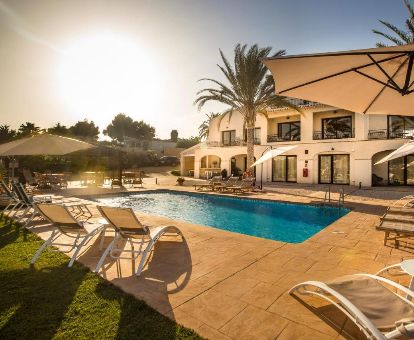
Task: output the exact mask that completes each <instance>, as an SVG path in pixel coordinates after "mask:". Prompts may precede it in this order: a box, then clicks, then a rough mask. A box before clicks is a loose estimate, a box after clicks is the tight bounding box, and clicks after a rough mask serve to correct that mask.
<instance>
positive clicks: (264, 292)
mask: <svg viewBox="0 0 414 340" xmlns="http://www.w3.org/2000/svg"><path fill="white" fill-rule="evenodd" d="M284 292H285V289H283V288H282V287H279V286H276V285H272V284H270V283H266V282H260V283H259V284H257V285H256V286H254V287H253V288H252V289H250V290H249V291H248V292H247V293H245V294H244V295H243V296H242V297H241V298H240V299H241V300H242V301H245V302H248V303H249V304H251V305H253V306H256V307H258V308H261V309H267V308H268V307H269V306H270V305H271V304H272V303H273V302H274V301H275V300H276V299H277V298H278V297H279V296H280V295H282V294H283V293H284Z"/></svg>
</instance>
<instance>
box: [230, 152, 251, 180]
mask: <svg viewBox="0 0 414 340" xmlns="http://www.w3.org/2000/svg"><path fill="white" fill-rule="evenodd" d="M254 160H255V161H256V157H255V158H254ZM230 163H231V165H230V173H231V175H232V176H241V175H243V173H244V172H245V171H246V170H247V155H246V154H240V155H235V156H233V157H232V158H231V160H230ZM253 172H254V175H255V176H256V167H253Z"/></svg>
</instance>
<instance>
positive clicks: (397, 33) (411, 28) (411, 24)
mask: <svg viewBox="0 0 414 340" xmlns="http://www.w3.org/2000/svg"><path fill="white" fill-rule="evenodd" d="M404 4H405V7H406V8H407V11H408V16H409V18H408V19H406V20H405V26H406V29H407V31H404V30H403V29H400V28H398V27H397V26H395V25H393V24H390V23H389V22H386V21H383V20H379V22H380V23H381V24H383V25H384V26H385V27H387V28H388V29H389V30H390V31H391V32H392V33H391V34H389V33H384V32H381V31H378V30H372V32H374V33H375V34H378V35H380V36H382V37H383V38H386V39H387V40H390V41H391V42H393V43H394V44H395V45H406V44H412V43H413V42H414V9H413V6H412V5H411V4H410V2H409V1H408V0H404ZM385 46H387V45H385V44H383V43H381V42H379V43H377V47H385Z"/></svg>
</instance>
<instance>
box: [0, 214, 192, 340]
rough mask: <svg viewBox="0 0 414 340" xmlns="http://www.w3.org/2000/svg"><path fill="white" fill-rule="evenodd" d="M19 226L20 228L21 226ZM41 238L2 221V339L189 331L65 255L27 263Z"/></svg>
mask: <svg viewBox="0 0 414 340" xmlns="http://www.w3.org/2000/svg"><path fill="white" fill-rule="evenodd" d="M20 229H21V228H20ZM41 244H42V241H41V240H39V239H38V238H37V237H35V236H34V235H33V234H32V233H30V232H29V233H28V237H27V239H26V240H25V239H24V238H23V231H21V230H19V228H18V227H16V225H14V224H11V225H8V224H6V225H4V221H0V338H1V339H18V338H20V339H23V338H33V339H51V338H55V337H58V338H59V337H60V338H69V339H73V338H99V339H102V338H106V339H130V338H140V339H149V338H151V339H177V338H186V339H187V338H189V339H192V338H194V339H195V338H198V336H197V335H196V334H195V333H194V332H193V331H191V330H188V329H185V328H183V327H181V326H179V325H177V324H176V323H175V322H173V321H172V320H170V319H168V318H167V317H165V316H164V315H161V314H160V313H158V312H156V311H155V310H153V309H152V308H150V307H149V306H148V305H147V304H146V303H145V302H143V301H140V300H136V299H135V298H134V297H133V296H131V295H129V294H126V293H124V292H123V291H121V290H120V289H119V288H117V287H115V286H114V285H112V284H111V283H109V282H107V281H106V280H103V279H102V278H100V277H99V276H97V275H95V274H94V273H91V272H90V271H89V270H88V269H87V268H86V267H83V266H81V265H79V264H77V263H76V264H75V265H74V266H73V267H72V268H68V267H67V264H68V258H67V257H66V256H64V255H63V254H61V253H51V252H44V253H43V254H42V256H41V258H40V259H39V261H38V262H37V263H36V265H35V266H34V267H30V266H29V261H30V259H31V257H32V256H33V254H34V253H35V251H36V250H37V248H38V247H39V246H40V245H41Z"/></svg>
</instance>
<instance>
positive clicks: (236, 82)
mask: <svg viewBox="0 0 414 340" xmlns="http://www.w3.org/2000/svg"><path fill="white" fill-rule="evenodd" d="M271 50H272V48H271V47H265V48H259V47H258V46H257V45H253V46H251V47H250V48H249V49H247V45H243V46H242V45H240V44H237V45H236V47H235V49H234V65H233V66H232V65H231V64H230V62H229V61H228V60H227V58H226V57H225V56H224V54H223V52H222V51H221V50H220V55H221V59H222V61H223V64H224V66H221V65H218V67H219V69H220V70H221V72H222V73H223V74H224V76H225V78H226V80H227V83H228V85H226V84H224V83H223V82H220V81H218V80H214V79H210V78H204V79H201V80H206V81H209V82H211V83H213V84H215V85H216V87H217V88H206V89H203V90H201V91H199V92H198V93H197V96H198V97H197V99H196V100H195V102H194V103H195V104H197V105H198V109H199V110H200V109H201V108H202V107H203V106H204V104H206V103H207V102H210V101H215V102H219V103H222V104H225V105H226V106H228V107H229V108H228V111H227V113H228V114H230V115H231V114H232V112H233V111H238V112H240V114H241V115H242V116H243V119H244V124H245V126H246V130H247V168H250V166H251V165H252V164H253V162H254V128H255V122H256V116H257V114H263V115H265V116H266V115H267V113H266V112H267V110H268V109H269V108H274V107H291V108H294V109H296V110H298V111H299V109H298V108H297V107H296V106H295V105H293V104H292V103H290V102H289V101H288V100H287V99H286V98H285V97H281V96H277V95H275V94H274V92H275V85H274V81H273V78H272V76H271V75H270V74H269V71H268V69H267V68H266V66H265V65H264V64H263V63H262V62H261V60H262V59H263V58H267V57H270V56H274V57H275V56H282V55H284V54H285V51H284V50H279V51H277V52H276V53H274V54H273V55H270V52H271ZM222 117H223V116H222Z"/></svg>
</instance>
